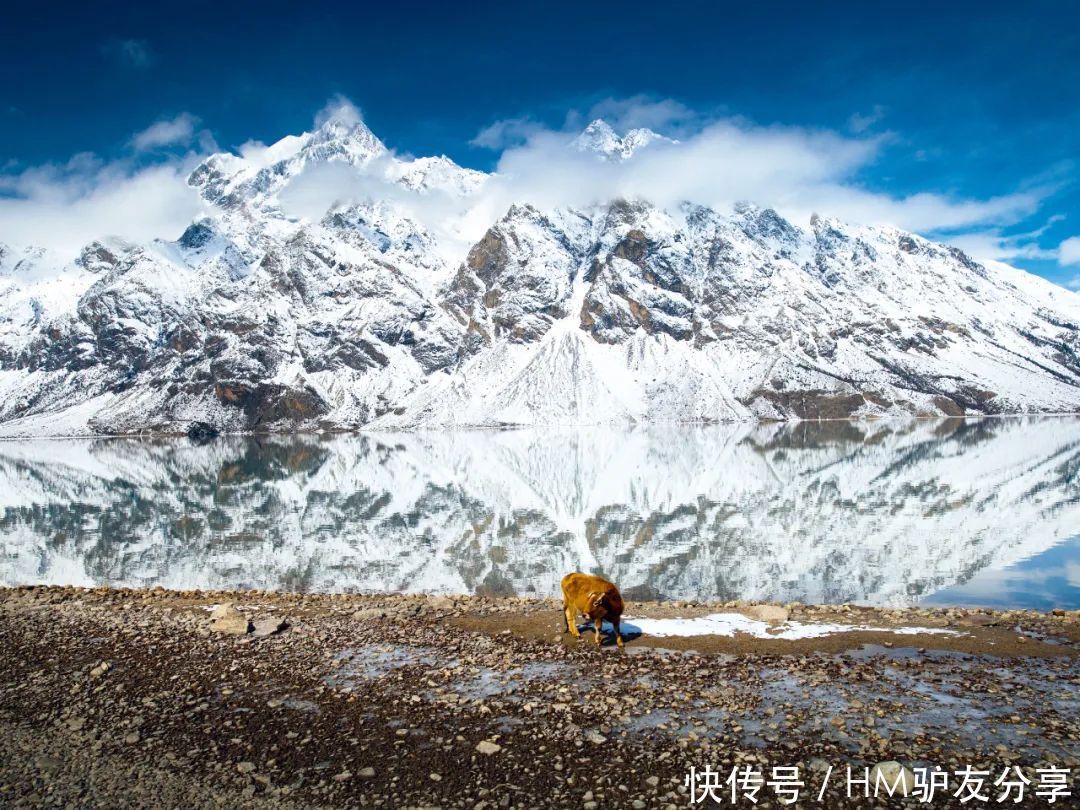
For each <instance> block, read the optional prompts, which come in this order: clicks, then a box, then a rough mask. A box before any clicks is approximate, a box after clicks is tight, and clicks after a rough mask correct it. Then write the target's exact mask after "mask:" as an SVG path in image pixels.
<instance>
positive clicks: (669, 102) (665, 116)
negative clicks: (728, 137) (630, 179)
mask: <svg viewBox="0 0 1080 810" xmlns="http://www.w3.org/2000/svg"><path fill="white" fill-rule="evenodd" d="M597 118H603V119H604V120H605V121H607V122H608V123H609V124H611V126H613V127H614V128H615V129H616V130H618V131H620V132H626V131H627V130H631V129H639V128H642V127H643V128H645V129H655V130H657V131H660V130H663V132H664V134H665V135H668V136H671V137H678V136H680V135H681V134H682V133H683V131H684V130H685V129H686V128H687V127H689V126H693V125H695V124H696V123H697V122H699V121H700V120H701V116H700V114H699V113H697V112H695V111H694V110H691V109H690V108H689V107H687V106H686V105H685V104H683V103H681V102H679V101H675V100H674V99H670V98H665V99H656V98H652V97H650V96H645V95H637V96H631V97H630V98H606V99H603V100H602V101H599V102H597V103H596V104H594V105H593V106H592V107H591V108H590V109H589V111H588V114H587V115H585V116H584V119H587V120H582V119H579V118H578V117H577V116H576V115H575V114H574V113H571V114H570V115H569V116H567V121H568V123H569V124H571V125H572V126H574V127H576V128H579V129H580V128H581V127H582V126H584V125H585V124H587V123H589V121H594V120H596V119H597Z"/></svg>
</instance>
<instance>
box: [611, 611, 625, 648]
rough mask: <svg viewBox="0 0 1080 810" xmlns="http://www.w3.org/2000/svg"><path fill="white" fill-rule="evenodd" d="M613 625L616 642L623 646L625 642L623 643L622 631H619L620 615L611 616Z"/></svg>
mask: <svg viewBox="0 0 1080 810" xmlns="http://www.w3.org/2000/svg"><path fill="white" fill-rule="evenodd" d="M611 626H612V628H613V629H614V630H615V643H616V644H617V645H618V646H620V647H621V646H622V645H623V643H622V633H620V632H619V617H618V616H612V617H611Z"/></svg>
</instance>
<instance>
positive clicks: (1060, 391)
mask: <svg viewBox="0 0 1080 810" xmlns="http://www.w3.org/2000/svg"><path fill="white" fill-rule="evenodd" d="M657 144H661V145H663V146H665V148H675V146H674V145H673V144H674V142H668V141H667V139H663V138H662V137H661V136H658V135H656V133H651V132H649V131H646V130H635V131H633V132H630V133H627V134H626V135H625V136H622V137H620V136H619V135H618V134H616V133H615V132H614V131H613V130H612V129H611V128H610V127H609V126H608V125H607V124H605V123H604V122H602V121H597V122H593V123H592V124H590V126H589V127H588V128H587V129H586V131H585V132H583V133H582V134H581V136H580V137H579V138H578V139H577V140H575V141H574V143H573V144H572V148H577V149H580V150H584V151H586V152H593V153H595V154H596V155H597V158H598V159H601V160H605V161H609V162H620V161H632V160H633V159H634V156H635V154H636V153H637V151H638V150H640V149H642V148H649V149H652V148H656V145H657ZM490 182H492V178H490V177H489V176H488V175H485V174H483V173H480V172H475V171H472V170H469V169H464V168H462V167H459V166H457V165H456V164H454V163H453V162H452V161H450V160H449V159H447V158H445V157H438V158H423V157H422V158H406V157H401V156H399V155H396V154H394V153H393V152H391V151H390V150H388V149H387V148H386V146H385V145H384V144H383V143H382V142H381V141H379V139H378V138H376V137H375V135H374V134H373V133H372V132H371V131H370V130H369V129H368V128H367V127H366V126H365V125H364V124H363V123H362V122H360V121H359V120H358V119H356V118H355V117H348V116H344V117H337V118H335V117H331V118H329V119H328V120H327V121H325V122H323V123H322V124H321V125H320V126H319V127H318V128H317V129H315V130H314V131H312V132H309V133H305V134H303V135H300V136H289V137H286V138H283V139H282V140H280V141H278V142H277V143H275V144H272V145H270V146H260V145H249V146H245V147H244V148H243V149H242V150H241V152H240V154H230V153H224V154H219V155H214V156H211V157H209V158H207V159H206V160H204V161H203V162H202V163H200V164H199V165H198V166H197V167H196V168H195V169H194V170H193V171H192V172H191V175H190V178H189V183H190V185H191V186H192V188H193V189H195V190H196V191H197V192H198V193H199V194H200V195H201V197H202V198H203V200H204V201H205V203H206V205H207V213H206V215H204V216H201V217H200V218H199V219H197V220H196V221H195V222H193V223H192V224H191V225H190V227H188V228H187V230H185V231H184V233H183V234H181V235H179V237H178V238H177V239H176V240H175V241H163V240H156V241H153V242H150V243H146V244H128V243H121V242H118V241H116V240H109V239H106V238H104V237H103V238H102V239H101V240H99V241H97V242H94V243H92V244H91V245H88V246H87V247H86V248H85V249H84V250H83V251H82V253H81V255H80V256H79V257H77V258H75V260H74V261H68V260H66V259H64V258H62V257H57V256H53V255H51V254H47V253H46V252H45V251H41V250H33V249H31V250H28V251H22V252H20V251H13V250H11V249H8V248H0V293H2V295H0V435H6V436H27V435H30V436H34V435H42V434H43V433H51V432H61V433H65V434H70V433H74V434H93V433H128V432H137V431H185V430H187V429H188V427H189V426H190V425H192V424H193V423H195V422H203V423H208V424H211V425H213V426H214V427H216V428H218V429H219V430H224V431H246V430H258V431H266V430H270V431H275V430H276V431H280V430H295V429H313V428H314V429H354V428H358V427H362V426H372V427H379V428H415V427H420V426H438V425H451V424H453V425H488V426H495V425H505V424H581V423H590V424H592V423H600V422H626V421H683V422H685V421H726V420H754V419H797V418H802V419H815V418H823V417H825V418H829V417H863V416H887V415H899V414H905V415H911V414H916V415H940V414H953V415H955V414H1001V413H1025V412H1063V411H1064V412H1075V411H1077V410H1078V409H1080V296H1077V295H1076V294H1075V293H1072V292H1069V291H1067V290H1064V289H1061V288H1058V287H1055V286H1053V285H1051V284H1049V283H1047V282H1044V281H1042V280H1040V279H1038V278H1036V277H1033V276H1030V275H1028V274H1026V273H1023V272H1021V271H1018V270H1014V269H1012V268H1008V267H1004V266H1000V265H996V264H995V265H992V266H983V265H980V264H977V263H975V262H973V261H972V260H971V259H969V258H968V257H967V256H965V255H964V254H963V253H961V252H960V251H958V250H956V249H955V248H948V247H945V246H942V245H937V244H934V243H932V242H929V241H927V240H925V239H922V238H920V237H918V236H915V235H912V234H907V233H903V232H901V231H898V230H895V229H891V228H886V227H869V226H851V225H845V224H843V223H840V222H837V221H835V220H831V219H828V218H826V217H817V216H815V217H814V218H813V220H812V222H811V223H810V225H809V227H807V228H801V227H798V226H796V225H794V224H792V223H790V222H787V221H786V220H784V219H783V218H782V217H781V216H779V215H778V214H777V213H776V212H775V211H772V210H769V209H762V208H759V207H756V206H753V205H750V204H744V205H740V206H737V207H736V208H735V209H734V210H733V211H730V212H720V211H715V210H711V209H708V208H703V207H701V206H698V205H692V204H689V203H686V204H683V205H681V206H677V207H674V208H661V207H657V206H655V205H652V204H650V203H648V202H646V201H644V200H612V201H609V202H606V203H604V204H599V205H594V206H591V207H588V208H583V209H573V210H571V209H566V208H555V209H540V208H537V207H536V206H535V205H532V204H530V203H529V202H528V201H527V200H522V201H520V202H518V203H515V204H513V205H511V206H510V207H509V208H508V210H507V211H506V213H505V214H504V215H503V216H501V218H499V219H498V220H497V221H495V222H493V223H490V225H489V220H488V219H484V220H483V223H482V225H481V228H480V230H481V231H482V230H483V228H485V227H486V228H487V231H486V233H483V234H482V235H481V234H480V233H476V234H475V235H472V234H473V231H474V226H475V222H476V221H477V218H478V217H480V216H482V215H483V212H484V211H485V210H486V209H485V208H484V206H483V205H481V204H480V203H479V202H477V200H479V199H480V198H482V197H483V190H484V189H485V188H486V187H487V185H488V183H490Z"/></svg>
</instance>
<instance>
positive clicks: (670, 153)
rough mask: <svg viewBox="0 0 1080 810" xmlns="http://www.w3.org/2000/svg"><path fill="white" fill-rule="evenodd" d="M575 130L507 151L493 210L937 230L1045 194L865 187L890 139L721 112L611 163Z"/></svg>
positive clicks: (629, 113)
mask: <svg viewBox="0 0 1080 810" xmlns="http://www.w3.org/2000/svg"><path fill="white" fill-rule="evenodd" d="M619 109H620V111H621V115H622V118H623V119H624V120H627V121H634V122H635V123H641V122H642V121H644V120H658V119H659V118H662V117H663V116H664V115H674V114H675V113H677V112H679V110H678V108H677V107H674V106H668V107H663V106H660V107H658V106H657V104H656V103H654V102H650V103H649V106H647V107H646V108H645V109H644V110H643V111H641V113H640V114H637V113H636V112H635V110H634V108H633V106H625V105H624V106H623V107H621V108H619ZM574 134H575V133H573V132H568V131H565V130H552V129H547V130H539V131H534V132H533V133H532V134H531V135H530V136H529V137H528V139H527V140H526V142H525V143H524V144H521V145H518V146H511V147H510V148H508V149H506V150H505V151H504V152H503V153H502V155H501V157H500V159H499V162H498V167H497V172H498V177H497V178H496V179H495V181H494V182H492V183H490V184H488V187H487V189H488V192H489V195H493V197H494V198H493V199H492V201H491V206H492V208H493V209H494V210H496V211H497V210H498V209H499V208H500V207H501V208H502V209H503V210H505V208H506V207H508V206H509V204H510V203H511V202H514V201H522V200H527V201H531V202H533V203H535V204H538V205H540V206H556V205H586V204H589V203H592V202H603V201H606V200H610V199H612V198H615V197H631V198H641V199H647V200H650V201H652V202H654V203H656V204H659V205H673V204H677V203H679V202H681V201H684V200H689V201H692V202H697V203H701V204H705V205H710V206H713V207H717V208H721V209H723V208H727V207H729V206H730V205H731V204H733V203H734V202H737V201H739V200H751V201H753V202H756V203H758V204H759V205H767V206H771V207H773V208H776V209H777V210H778V211H780V212H781V213H782V214H784V215H785V216H787V217H789V218H790V219H792V220H793V221H796V222H801V223H805V222H806V221H808V220H809V217H810V215H811V214H812V213H814V212H820V213H823V214H826V215H830V216H836V217H839V218H840V219H844V220H848V221H852V222H862V223H873V224H890V225H895V226H897V227H901V228H904V229H907V230H912V231H921V232H933V231H944V230H950V229H952V230H955V229H961V228H970V227H972V226H979V225H981V226H988V225H1003V224H1010V223H1013V222H1016V221H1018V220H1019V219H1020V218H1022V217H1024V216H1027V215H1030V214H1031V213H1033V212H1034V211H1035V210H1036V209H1037V208H1038V206H1039V203H1040V201H1041V200H1042V198H1043V197H1044V196H1045V194H1046V192H1045V191H1043V190H1040V189H1033V190H1029V191H1023V192H1018V193H1014V194H1007V195H1002V196H998V197H991V198H988V199H963V198H955V197H950V196H946V195H940V194H933V193H918V194H912V195H908V196H895V195H890V194H887V193H884V192H879V191H873V190H870V189H867V188H866V187H864V186H863V185H862V184H861V183H860V182H858V181H857V179H856V174H857V173H858V172H859V171H860V170H862V169H864V168H865V167H867V166H869V165H871V164H872V163H873V162H874V161H875V160H876V159H877V157H878V155H879V153H880V150H881V147H882V146H883V144H884V143H886V142H887V140H888V139H889V138H890V137H891V136H889V135H876V136H873V137H856V136H844V135H841V134H839V133H836V132H831V131H826V130H814V129H807V128H801V127H781V126H759V125H755V124H753V123H750V122H747V121H744V120H741V119H735V118H724V119H718V120H714V121H711V122H708V123H705V124H704V125H702V126H699V128H698V129H697V131H696V132H693V133H690V134H685V135H683V137H681V139H680V143H678V144H674V145H671V144H655V145H653V146H650V147H649V148H647V149H644V150H641V151H640V152H638V153H637V154H636V155H635V156H634V158H633V159H632V160H629V161H626V162H622V163H605V162H601V161H596V160H594V159H592V156H590V155H587V154H584V155H583V154H580V153H578V152H576V151H574V150H572V149H567V148H566V146H567V144H568V143H569V141H570V140H571V139H572V138H573V137H574Z"/></svg>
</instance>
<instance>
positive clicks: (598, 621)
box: [592, 619, 604, 647]
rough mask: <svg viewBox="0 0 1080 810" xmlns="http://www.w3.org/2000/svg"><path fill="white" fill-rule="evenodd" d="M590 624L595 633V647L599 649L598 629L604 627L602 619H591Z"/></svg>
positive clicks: (599, 637) (599, 635)
mask: <svg viewBox="0 0 1080 810" xmlns="http://www.w3.org/2000/svg"><path fill="white" fill-rule="evenodd" d="M592 623H593V629H594V630H595V631H596V646H597V647H599V646H600V641H601V634H600V628H601V627H603V626H604V620H603V619H593V620H592Z"/></svg>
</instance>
